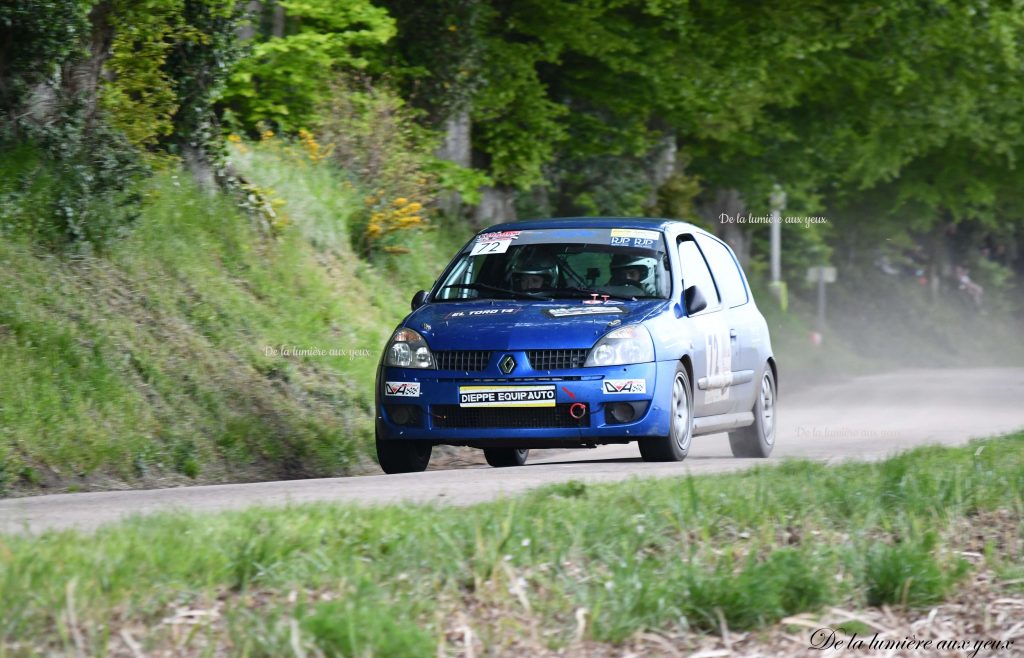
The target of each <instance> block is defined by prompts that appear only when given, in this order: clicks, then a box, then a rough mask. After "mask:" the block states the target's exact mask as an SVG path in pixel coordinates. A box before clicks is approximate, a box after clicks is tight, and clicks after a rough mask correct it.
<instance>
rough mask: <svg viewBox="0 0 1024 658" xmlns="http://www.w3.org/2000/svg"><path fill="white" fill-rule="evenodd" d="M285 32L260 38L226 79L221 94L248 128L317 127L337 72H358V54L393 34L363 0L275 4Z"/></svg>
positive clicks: (362, 62)
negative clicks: (280, 10)
mask: <svg viewBox="0 0 1024 658" xmlns="http://www.w3.org/2000/svg"><path fill="white" fill-rule="evenodd" d="M279 4H280V6H281V7H282V8H283V9H284V10H285V12H286V14H287V16H288V29H287V33H286V34H284V35H281V36H270V37H268V38H265V39H262V38H261V39H260V40H259V42H258V43H256V44H255V45H254V46H253V48H252V53H251V55H250V56H249V57H247V58H245V59H243V60H241V61H240V62H239V63H238V66H237V67H236V68H235V69H234V71H233V72H232V74H231V79H230V82H229V84H228V86H227V89H226V90H225V93H224V98H223V100H224V102H226V103H228V104H229V105H230V106H231V107H232V109H233V111H234V112H235V113H236V114H237V115H238V117H239V119H240V120H241V122H242V123H243V125H245V126H246V127H247V128H249V129H253V128H255V127H256V126H257V125H258V124H260V123H269V124H271V125H273V126H276V127H277V128H279V129H280V130H283V131H286V132H295V131H297V130H298V129H299V128H310V127H312V126H313V125H314V124H315V123H316V122H317V119H318V117H317V110H318V108H319V107H320V106H321V105H322V104H323V103H324V102H325V101H326V100H327V98H328V94H329V91H330V88H331V82H332V80H333V79H334V77H335V76H336V75H338V73H339V72H341V71H344V70H352V69H359V68H364V67H365V66H366V65H367V59H366V57H365V55H363V54H362V53H363V52H364V51H372V50H373V48H374V47H375V46H378V45H381V44H384V43H386V42H387V41H388V40H389V39H390V38H391V37H393V36H394V34H395V27H394V21H393V20H392V19H391V18H390V17H389V16H388V14H387V11H385V10H383V9H380V8H378V7H375V6H373V4H371V2H370V1H369V0H357V1H355V2H345V3H341V4H340V5H339V4H338V3H335V2H329V1H328V0H281V1H280V3H279Z"/></svg>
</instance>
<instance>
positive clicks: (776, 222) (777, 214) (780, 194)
mask: <svg viewBox="0 0 1024 658" xmlns="http://www.w3.org/2000/svg"><path fill="white" fill-rule="evenodd" d="M769 201H770V203H771V206H772V223H771V233H770V237H771V269H772V272H771V274H772V279H771V282H770V283H769V284H768V289H769V290H771V291H772V294H773V295H774V296H775V299H776V300H777V301H778V302H779V306H780V307H782V310H783V311H785V310H786V307H787V306H788V301H789V300H788V295H786V283H785V281H783V280H782V211H783V210H785V209H786V192H785V190H783V189H782V186H781V185H779V184H778V183H776V184H775V185H774V186H773V187H772V193H771V196H770V197H769Z"/></svg>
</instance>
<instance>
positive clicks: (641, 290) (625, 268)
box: [434, 229, 671, 300]
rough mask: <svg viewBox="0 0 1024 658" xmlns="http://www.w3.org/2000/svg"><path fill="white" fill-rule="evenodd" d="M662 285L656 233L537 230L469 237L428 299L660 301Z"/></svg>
mask: <svg viewBox="0 0 1024 658" xmlns="http://www.w3.org/2000/svg"><path fill="white" fill-rule="evenodd" d="M670 287H671V285H670V281H669V274H668V259H667V257H666V255H665V248H664V240H662V237H661V234H660V233H659V232H658V231H652V230H647V229H542V230H532V231H505V232H501V233H485V234H481V235H479V236H477V238H476V239H475V240H473V242H471V243H470V244H469V245H468V246H467V247H466V249H465V250H463V252H462V253H460V254H459V256H458V258H457V259H456V261H455V263H454V266H453V267H452V268H451V269H450V270H449V272H448V276H447V277H445V279H444V280H443V281H442V282H441V284H440V286H439V287H438V290H437V292H436V294H435V296H434V299H436V300H462V299H565V298H583V299H589V298H591V297H592V296H593V295H595V294H596V295H599V296H600V295H608V296H609V297H611V298H615V299H645V298H656V299H666V298H668V295H669V290H670Z"/></svg>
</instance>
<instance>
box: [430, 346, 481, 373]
mask: <svg viewBox="0 0 1024 658" xmlns="http://www.w3.org/2000/svg"><path fill="white" fill-rule="evenodd" d="M434 359H435V360H436V361H437V369H438V370H463V371H466V372H474V371H476V372H479V371H481V370H485V369H486V368H487V364H488V363H490V362H491V353H490V352H488V351H486V350H452V351H450V352H434Z"/></svg>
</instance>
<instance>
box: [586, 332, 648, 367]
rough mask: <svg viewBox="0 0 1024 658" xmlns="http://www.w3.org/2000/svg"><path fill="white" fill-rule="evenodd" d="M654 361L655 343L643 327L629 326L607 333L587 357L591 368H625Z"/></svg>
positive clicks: (587, 364)
mask: <svg viewBox="0 0 1024 658" xmlns="http://www.w3.org/2000/svg"><path fill="white" fill-rule="evenodd" d="M648 361H654V341H653V340H651V334H650V332H649V331H647V329H646V328H645V327H644V326H643V325H639V324H628V325H626V326H625V327H619V328H618V329H616V330H615V331H612V332H610V333H607V334H605V335H604V338H602V339H601V340H599V341H597V345H594V348H593V349H592V350H590V354H588V355H587V362H586V363H585V364H583V365H584V366H586V367H588V368H589V367H590V366H623V365H627V364H630V363H647V362H648Z"/></svg>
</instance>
